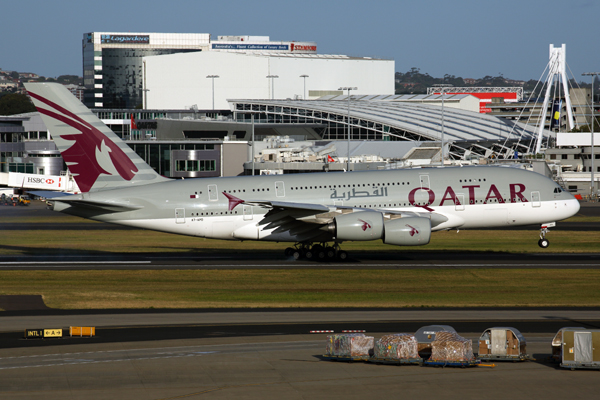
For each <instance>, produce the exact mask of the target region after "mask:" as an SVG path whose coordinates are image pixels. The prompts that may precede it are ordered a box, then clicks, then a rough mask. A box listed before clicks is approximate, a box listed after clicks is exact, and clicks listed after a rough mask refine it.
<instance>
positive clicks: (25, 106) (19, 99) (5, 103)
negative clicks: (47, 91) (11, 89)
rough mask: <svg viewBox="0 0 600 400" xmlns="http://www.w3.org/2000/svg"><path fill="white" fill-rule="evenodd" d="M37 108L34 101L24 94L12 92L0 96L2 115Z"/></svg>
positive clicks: (0, 112)
mask: <svg viewBox="0 0 600 400" xmlns="http://www.w3.org/2000/svg"><path fill="white" fill-rule="evenodd" d="M35 110H36V109H35V106H34V105H33V103H32V102H31V101H30V100H29V98H28V97H27V96H26V95H24V94H19V93H11V94H7V95H6V96H2V98H0V115H15V114H22V113H26V112H32V111H35Z"/></svg>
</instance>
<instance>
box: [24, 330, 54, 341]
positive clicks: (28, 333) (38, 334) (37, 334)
mask: <svg viewBox="0 0 600 400" xmlns="http://www.w3.org/2000/svg"><path fill="white" fill-rule="evenodd" d="M61 337H63V330H62V329H25V339H45V338H61Z"/></svg>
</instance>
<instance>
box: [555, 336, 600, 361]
mask: <svg viewBox="0 0 600 400" xmlns="http://www.w3.org/2000/svg"><path fill="white" fill-rule="evenodd" d="M552 354H553V357H555V359H558V361H559V362H560V366H561V367H562V368H568V369H571V370H574V369H600V329H586V328H561V329H560V330H559V331H558V332H557V333H556V335H555V336H554V339H552Z"/></svg>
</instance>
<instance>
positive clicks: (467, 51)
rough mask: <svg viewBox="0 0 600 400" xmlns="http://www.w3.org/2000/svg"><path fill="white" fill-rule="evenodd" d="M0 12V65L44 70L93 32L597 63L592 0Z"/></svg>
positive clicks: (494, 61)
mask: <svg viewBox="0 0 600 400" xmlns="http://www.w3.org/2000/svg"><path fill="white" fill-rule="evenodd" d="M0 13H1V15H2V22H1V23H0V68H1V69H3V70H17V71H20V72H34V73H37V74H40V75H43V76H47V77H57V76H59V75H63V74H72V75H81V74H82V56H81V39H82V37H83V34H84V33H85V32H94V31H96V32H173V33H210V34H211V35H212V37H213V38H216V37H217V36H219V35H257V36H258V35H260V36H270V38H271V40H274V41H278V40H285V41H288V40H297V41H315V42H317V51H318V52H319V53H321V54H347V55H351V56H370V57H379V58H386V59H393V60H395V62H396V71H398V72H406V71H408V70H409V69H410V68H412V67H417V68H420V70H421V72H423V73H429V74H430V75H432V76H434V77H442V76H443V75H444V74H445V73H447V74H451V75H456V76H461V77H463V78H481V77H483V76H485V75H492V76H497V75H499V74H503V75H504V77H506V78H511V79H521V80H528V79H539V78H540V76H541V75H542V72H543V71H544V68H545V67H546V64H547V62H548V46H549V45H550V44H554V45H556V46H560V45H561V44H562V43H565V44H566V45H567V64H568V65H569V67H570V69H571V72H569V71H567V73H568V74H569V77H573V76H574V77H575V78H576V79H577V80H578V81H579V80H582V79H583V80H589V78H583V77H582V76H581V73H582V72H598V71H600V51H599V50H600V46H599V43H600V37H599V35H598V33H597V32H598V20H599V17H600V1H597V0H570V1H564V0H502V1H489V0H458V1H450V0H445V1H441V0H414V1H413V0H404V1H403V0H396V1H392V0H371V1H364V0H363V1H355V0H347V1H337V0H332V1H328V0H321V1H314V0H303V1H286V0H279V1H271V0H264V1H263V0H254V1H249V0H245V1H238V0H227V1H215V0H211V1H205V0H169V1H164V0H163V1H158V0H143V1H140V0H131V1H128V0H121V1H114V0H102V1H90V2H88V1H85V2H83V1H73V0H61V1H55V0H43V1H42V0H20V1H10V2H8V1H6V2H3V4H2V5H1V6H0ZM594 33H596V35H595V37H593V35H594Z"/></svg>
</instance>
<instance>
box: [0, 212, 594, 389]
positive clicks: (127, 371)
mask: <svg viewBox="0 0 600 400" xmlns="http://www.w3.org/2000/svg"><path fill="white" fill-rule="evenodd" d="M15 208H16V210H11V212H16V213H21V212H27V213H31V211H34V212H35V213H36V214H38V215H40V216H44V217H45V216H47V215H46V213H48V214H50V215H54V214H55V213H53V212H50V211H47V210H43V209H39V210H38V209H33V210H32V209H30V210H27V208H25V207H23V208H19V207H15ZM582 210H586V208H585V207H584V208H582ZM589 210H590V211H589V212H590V213H591V214H593V215H594V216H597V215H596V214H598V211H600V208H599V207H590V208H589ZM0 211H6V210H0ZM599 215H600V214H599ZM11 224H12V223H9V224H3V223H2V222H0V229H21V228H17V227H14V226H13V225H11ZM573 224H575V225H574V227H575V228H577V225H576V224H578V223H577V222H575V223H573ZM579 224H580V223H579ZM594 224H595V223H594ZM72 225H74V226H73V227H71V228H76V227H78V228H81V229H121V228H120V227H117V226H113V225H108V224H100V223H93V222H81V223H73V224H72ZM596 225H598V224H595V226H596ZM52 226H54V228H56V225H55V224H53V223H51V222H50V223H46V222H40V223H31V224H29V225H28V229H29V228H31V229H40V230H49V229H51V228H52ZM579 228H581V229H582V230H585V229H588V228H590V229H593V228H594V227H585V226H579ZM123 229H128V228H123ZM352 256H353V258H352V259H351V260H350V262H344V263H338V262H331V263H319V262H310V261H296V260H292V259H283V258H282V256H281V253H280V252H275V251H273V252H253V251H242V252H237V253H235V254H225V255H222V254H209V255H206V254H200V253H198V254H193V253H192V254H187V255H181V254H176V253H173V254H164V253H162V254H135V255H133V256H129V255H124V254H117V255H110V256H84V255H62V256H43V255H42V256H27V257H23V256H19V257H14V256H3V257H0V271H1V270H27V269H35V270H92V269H139V270H151V269H223V270H227V269H242V268H243V269H279V268H292V269H323V268H329V269H339V270H344V269H369V268H371V269H413V268H414V269H416V268H418V269H449V268H450V269H452V268H455V269H460V268H472V267H475V266H476V267H477V268H531V269H536V268H562V269H565V268H580V269H596V268H598V267H599V266H600V256H599V255H597V254H594V253H591V254H553V253H544V254H540V253H538V254H506V253H500V254H496V253H494V254H493V255H492V256H490V253H472V252H453V253H452V256H451V257H449V256H448V254H447V253H442V252H427V251H423V252H413V251H411V252H389V253H386V252H381V253H377V254H373V253H370V252H353V254H352ZM430 324H448V325H452V326H453V327H454V328H455V329H456V330H457V331H458V333H459V334H460V335H462V336H463V337H466V338H469V339H472V340H474V341H476V340H477V339H478V337H479V335H480V334H481V332H483V330H485V329H487V328H490V327H493V326H514V327H516V328H517V329H519V330H520V331H521V332H522V333H523V334H524V336H525V337H526V339H527V349H528V352H529V353H530V354H531V355H532V356H533V357H534V358H535V361H531V362H525V363H496V364H497V365H496V366H495V367H493V368H491V367H478V368H473V369H450V368H445V369H441V368H427V367H418V366H402V367H398V366H385V365H373V364H366V363H351V364H347V363H339V362H327V361H323V360H322V359H321V357H320V356H321V355H322V354H323V353H324V349H325V337H326V334H310V333H309V332H310V331H311V330H333V331H335V332H337V333H339V332H342V331H343V330H365V331H366V333H365V334H366V335H370V336H374V337H375V338H376V339H377V338H379V337H381V336H382V335H383V334H386V333H398V332H408V333H414V332H415V331H416V330H417V329H418V328H419V327H421V326H425V325H430ZM69 326H94V327H96V332H97V334H96V336H95V337H93V338H62V339H46V340H24V339H23V331H24V330H25V329H41V328H53V329H54V328H68V327H69ZM565 326H581V327H585V328H595V329H600V309H596V308H590V309H586V308H583V309H582V308H579V309H574V308H565V309H543V308H540V309H496V308H490V309H483V308H476V309H467V308H460V309H341V310H340V309H257V310H215V309H210V310H53V309H47V310H25V311H5V312H0V397H2V398H7V399H37V398H39V399H44V400H47V399H61V400H62V399H70V398H73V399H76V398H77V399H79V398H86V399H106V398H110V399H121V398H123V399H125V398H127V399H131V398H135V399H188V398H189V399H199V398H203V399H206V398H208V399H229V398H236V397H239V398H249V399H258V398H260V399H282V398H285V399H309V398H310V399H341V398H344V399H361V400H364V399H370V398H395V397H399V396H402V397H408V398H417V399H418V398H423V397H431V396H434V397H444V398H449V399H452V398H460V399H471V398H473V399H475V398H477V399H480V398H481V397H482V396H483V397H486V398H492V399H494V398H511V399H530V398H540V397H544V398H547V399H559V398H560V399H562V398H584V397H589V398H594V397H595V396H597V393H598V390H600V381H599V380H598V379H597V374H598V372H597V371H575V372H573V371H567V370H564V369H561V368H558V366H557V365H556V364H552V363H550V362H549V360H548V357H549V356H550V353H551V346H550V341H551V339H552V337H553V336H554V334H555V333H556V331H557V330H558V329H560V328H561V327H565ZM475 348H476V347H475Z"/></svg>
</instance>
